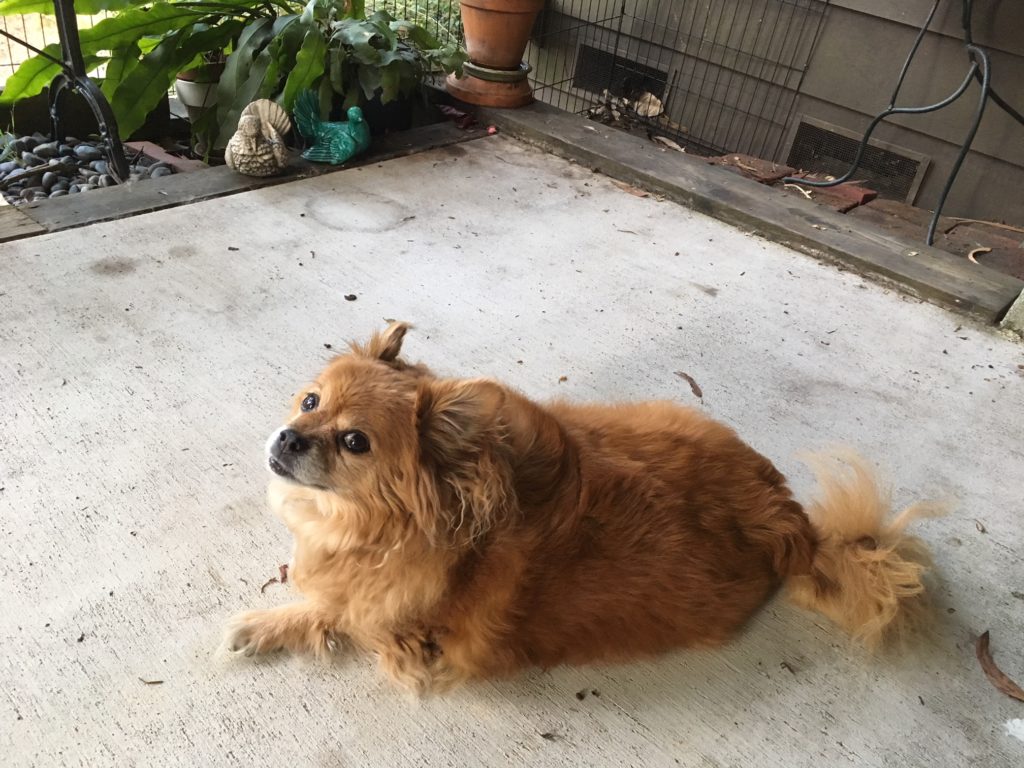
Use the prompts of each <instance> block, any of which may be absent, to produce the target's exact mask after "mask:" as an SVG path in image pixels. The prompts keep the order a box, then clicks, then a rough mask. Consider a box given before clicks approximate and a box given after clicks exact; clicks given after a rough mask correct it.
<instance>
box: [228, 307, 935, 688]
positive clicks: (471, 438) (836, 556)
mask: <svg viewBox="0 0 1024 768" xmlns="http://www.w3.org/2000/svg"><path fill="white" fill-rule="evenodd" d="M408 327H409V326H407V325H405V324H403V323H394V324H392V325H391V326H390V327H389V328H388V329H387V330H386V331H385V332H384V333H382V334H376V335H374V337H373V338H372V339H371V341H370V342H369V343H368V344H366V345H365V346H361V345H355V344H353V345H352V350H351V353H350V354H347V355H342V356H340V357H337V358H335V359H334V360H333V361H332V362H331V363H330V364H329V365H328V366H327V368H326V370H324V371H323V373H321V375H320V376H319V378H318V379H317V380H316V381H315V382H314V383H313V384H311V385H310V386H309V387H308V388H306V389H305V390H303V391H302V393H301V394H300V395H299V396H298V397H297V398H296V402H295V407H294V411H293V414H292V417H291V419H290V420H289V422H288V424H287V426H285V427H283V428H282V429H280V430H278V431H277V432H275V433H274V435H272V436H271V438H270V441H269V443H268V446H267V449H268V454H269V458H268V461H269V465H270V468H271V469H272V470H273V471H274V472H275V473H276V475H278V477H276V478H275V479H274V481H273V482H272V484H271V487H270V500H271V505H272V506H273V508H274V510H275V511H276V513H277V514H278V515H279V516H280V517H281V518H282V519H283V520H284V522H285V523H286V524H287V526H288V527H289V528H290V529H291V531H292V533H293V534H294V537H295V552H294V561H293V564H292V568H291V571H290V575H291V578H292V580H293V582H294V583H295V586H296V588H297V589H298V590H299V591H300V592H302V593H303V594H304V595H305V597H306V599H305V600H302V601H300V602H297V603H292V604H291V605H285V606H282V607H280V608H273V609H270V610H260V611H251V612H249V613H245V614H242V615H240V616H238V617H237V618H236V619H235V620H234V621H233V622H232V623H231V624H230V625H229V627H228V630H227V637H226V642H227V645H228V647H229V648H230V649H231V650H232V651H235V652H238V653H244V654H246V655H251V654H253V653H266V652H268V651H274V650H278V649H287V650H290V651H314V652H317V653H326V652H328V651H330V650H333V648H334V647H335V642H336V641H337V640H338V639H339V638H341V637H348V638H350V639H351V640H352V641H354V642H355V643H356V644H357V645H358V646H361V647H363V648H366V649H369V650H372V651H375V652H376V653H377V654H378V655H379V656H380V659H381V662H382V665H383V667H384V669H385V671H386V672H387V673H388V675H390V677H391V678H392V679H393V680H394V681H396V682H397V683H400V684H402V685H405V686H408V687H410V688H412V689H414V690H417V691H425V690H428V689H435V690H436V689H439V688H444V687H447V686H450V685H452V684H453V683H458V682H461V681H463V680H467V679H470V678H481V677H491V676H504V675H509V674H512V673H514V672H516V671H517V670H520V669H523V668H524V667H528V666H532V665H538V666H542V667H551V666H554V665H558V664H582V663H588V662H600V661H622V660H627V659H631V658H636V657H639V656H644V655H649V654H656V653H661V652H664V651H668V650H670V649H673V648H678V647H684V646H709V645H715V644H719V643H722V642H724V641H726V640H727V639H729V638H730V637H731V636H732V635H733V634H735V633H736V631H737V630H739V629H740V628H741V627H742V626H743V624H744V623H745V622H746V621H747V619H749V618H750V616H751V615H752V614H753V613H754V612H755V611H756V610H757V609H758V608H759V607H760V606H761V605H762V604H763V603H764V602H765V600H766V599H767V598H768V597H769V596H770V595H771V594H772V593H773V592H774V591H775V590H776V589H777V588H778V587H779V586H780V584H785V585H786V586H787V587H788V589H789V592H790V594H791V596H792V597H793V598H794V599H795V601H796V602H797V603H798V604H800V605H802V606H805V607H807V608H810V609H813V610H817V611H820V612H822V613H824V614H825V615H826V616H828V617H829V618H830V619H832V620H833V621H835V622H836V623H837V624H839V625H840V626H841V627H843V628H844V629H846V630H847V631H849V632H850V633H851V634H853V635H854V636H855V637H857V638H859V639H861V640H863V641H864V642H865V643H866V644H868V645H876V644H878V643H879V642H881V641H883V640H885V639H887V638H888V637H890V636H892V635H894V634H898V633H900V631H901V630H902V629H904V628H905V627H906V626H907V624H908V622H909V620H910V619H912V618H913V617H914V615H915V614H916V613H919V610H918V609H919V608H920V605H921V602H922V601H921V598H922V597H923V586H922V582H921V577H922V573H923V571H924V569H925V565H924V564H925V563H926V562H927V556H926V552H925V551H924V548H923V547H922V546H921V545H920V544H919V543H918V542H916V541H915V540H913V539H910V538H906V537H904V536H903V535H902V531H903V528H904V526H905V525H906V523H907V522H909V521H910V520H911V519H912V518H913V517H915V516H918V515H920V514H924V513H927V512H930V511H932V510H931V508H930V507H927V506H925V505H917V506H915V507H913V508H911V509H909V510H907V511H906V512H904V513H903V514H901V515H900V516H899V517H897V518H896V520H895V521H893V522H892V523H888V524H887V523H885V522H884V520H885V517H886V515H887V514H888V509H887V504H886V503H885V502H884V501H883V499H882V498H881V497H880V495H879V492H878V490H877V489H876V486H875V484H874V482H873V480H872V477H871V475H870V473H869V472H868V471H867V470H866V469H865V467H864V465H863V464H862V463H860V462H858V461H856V460H854V461H853V463H852V469H853V472H852V475H850V474H838V475H837V474H836V473H835V470H833V473H832V474H831V475H830V474H828V473H827V472H825V473H821V479H822V481H823V484H824V488H823V496H822V499H821V500H820V501H818V502H817V503H815V504H813V505H811V506H810V507H809V509H808V510H807V512H806V513H805V511H804V509H803V508H802V507H801V506H800V504H799V503H797V502H796V501H795V500H794V499H793V498H792V495H791V493H790V491H789V488H788V487H787V486H786V481H785V479H784V478H783V476H782V475H781V474H780V473H779V472H778V470H776V469H775V467H773V466H772V464H771V462H769V461H768V460H767V459H765V458H764V457H763V456H761V455H759V454H758V453H756V452H755V451H754V450H753V449H751V448H750V447H748V446H747V445H746V444H744V443H743V442H742V441H741V440H740V439H739V438H738V437H737V436H736V434H735V433H734V432H732V430H730V429H728V428H727V427H725V426H723V425H721V424H718V423H716V422H714V421H712V420H711V419H709V418H707V417H706V416H704V415H703V414H701V413H699V412H697V411H695V410H691V409H688V408H682V407H679V406H677V405H674V404H671V403H641V404H632V405H610V406H609V405H570V404H567V403H553V404H550V405H544V406H542V405H538V404H537V403H534V402H532V401H530V400H528V399H527V398H526V397H524V396H522V395H520V394H519V393H517V392H515V391H513V390H511V389H509V388H508V387H505V386H502V385H501V384H499V383H496V382H493V381H488V380H481V379H474V380H453V379H441V378H437V377H435V376H434V375H433V374H432V373H431V372H430V371H429V370H428V369H427V368H425V367H423V366H421V365H410V364H409V363H407V362H405V361H404V360H402V358H401V357H399V352H400V349H401V345H402V339H403V337H404V336H405V333H406V331H407V330H408Z"/></svg>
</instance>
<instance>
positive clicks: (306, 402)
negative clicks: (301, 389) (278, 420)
mask: <svg viewBox="0 0 1024 768" xmlns="http://www.w3.org/2000/svg"><path fill="white" fill-rule="evenodd" d="M318 405H320V395H315V394H313V393H312V392H310V393H309V394H308V395H306V396H305V397H304V398H302V405H300V406H299V407H300V408H302V410H303V411H312V410H313V409H314V408H316V407H317V406H318Z"/></svg>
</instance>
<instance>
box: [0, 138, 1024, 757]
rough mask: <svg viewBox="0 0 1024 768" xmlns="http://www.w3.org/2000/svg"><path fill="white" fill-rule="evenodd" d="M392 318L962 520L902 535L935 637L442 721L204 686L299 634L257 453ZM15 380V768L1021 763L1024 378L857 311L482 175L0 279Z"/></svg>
mask: <svg viewBox="0 0 1024 768" xmlns="http://www.w3.org/2000/svg"><path fill="white" fill-rule="evenodd" d="M346 294H356V295H357V297H358V298H357V300H356V301H345V300H344V298H343V296H344V295H346ZM384 318H401V319H406V320H410V321H412V322H414V323H416V324H417V329H416V330H415V331H414V332H413V333H412V334H411V335H410V337H409V339H408V340H407V344H406V350H407V353H408V354H409V355H410V356H411V357H415V358H420V359H423V360H425V361H426V362H428V363H430V364H431V365H433V366H434V367H436V368H437V369H439V370H440V371H442V372H445V373H450V374H453V375H466V376H477V375H487V376H495V377H500V378H502V379H504V380H506V381H508V382H510V383H511V384H513V385H516V386H518V387H520V388H521V389H523V390H525V391H526V392H527V393H529V394H531V395H533V396H536V397H538V398H544V397H553V396H566V397H573V398H581V399H597V398H600V399H620V398H621V399H626V398H628V399H639V398H662V397H667V398H674V399H678V400H680V401H683V402H688V403H696V404H698V405H701V406H702V407H703V408H705V409H706V410H707V411H709V412H710V413H712V414H713V415H715V416H716V417H718V418H720V419H722V420H724V421H726V422H728V423H730V424H732V425H734V426H735V427H736V428H737V429H738V430H739V431H740V433H741V434H742V435H743V436H744V437H745V438H746V439H747V440H748V441H749V442H751V443H752V444H753V445H754V446H755V447H756V448H758V449H759V450H761V451H762V452H763V453H765V454H766V455H768V456H770V457H772V458H773V459H774V460H775V461H776V463H777V464H778V466H779V467H780V469H782V470H783V471H784V472H786V473H787V474H789V475H790V476H791V478H792V480H793V483H794V486H795V487H796V489H797V491H798V492H799V493H800V495H801V497H802V498H806V497H807V494H808V493H809V492H810V490H811V486H810V479H809V473H808V472H807V471H806V470H805V469H804V468H803V466H802V465H801V464H800V463H799V461H798V460H797V458H796V454H797V453H798V452H800V451H803V450H807V449H814V448H816V447H822V446H825V445H828V444H830V443H833V442H837V441H838V442H844V443H849V444H853V445H855V446H857V447H858V448H859V449H860V450H862V451H863V452H864V453H865V454H866V455H867V456H868V457H870V458H871V459H872V460H873V461H875V462H877V463H878V464H879V465H880V466H881V467H883V468H884V470H885V472H886V474H887V475H888V476H889V477H890V478H891V479H892V481H893V485H894V497H895V500H896V502H897V503H899V504H903V503H907V502H910V501H912V500H914V499H916V498H919V497H922V496H934V495H940V496H950V497H952V498H954V499H955V500H956V510H955V512H953V513H952V514H951V515H950V516H948V517H947V518H944V519H942V520H937V521H932V522H927V523H924V524H923V525H921V526H920V527H919V531H920V533H921V535H922V536H923V537H924V538H925V539H926V540H927V541H928V542H929V543H930V544H931V546H932V547H933V549H934V552H935V556H936V560H937V563H938V566H939V574H938V576H939V581H938V587H937V589H936V600H937V604H938V619H937V622H936V625H935V628H934V630H933V631H932V632H931V634H930V635H929V636H928V637H927V638H926V639H925V640H924V641H922V642H921V643H920V644H919V645H917V646H916V647H915V648H913V649H911V650H910V651H908V652H907V653H905V654H903V655H896V656H893V657H886V658H882V659H874V660H873V659H870V658H868V657H866V656H864V655H862V654H861V653H859V652H856V651H851V650H850V649H848V648H847V647H846V646H845V644H844V640H843V638H842V636H841V635H840V634H839V633H838V632H837V631H836V630H834V629H833V628H832V627H830V626H828V625H827V624H826V623H825V622H824V620H819V619H818V618H817V617H814V616H809V615H806V614H804V613H801V612H800V611H798V610H796V609H794V608H791V607H789V606H788V605H786V604H785V603H784V602H783V601H781V600H777V601H775V602H773V603H771V604H770V605H768V606H767V607H766V608H765V610H764V611H763V612H762V613H761V614H760V615H759V616H758V617H757V618H756V619H755V620H754V621H753V622H752V624H751V626H750V627H749V630H748V631H747V632H746V633H745V634H744V635H743V636H742V637H740V638H739V639H738V640H737V641H736V642H735V643H734V644H732V645H731V646H729V647H728V648H725V649H722V650H719V651H701V652H683V653H679V654H675V655H672V656H670V657H667V658H663V659H657V660H652V661H645V662H640V663H636V664H629V665H622V666H615V667H608V668H592V669H557V670H553V671H550V672H540V671H538V672H534V673H531V674H528V675H526V676H524V677H523V678H522V679H519V680H516V681H511V682H503V683H500V684H479V685H474V686H470V687H468V688H466V689H464V690H461V691H458V692H456V693H454V694H452V695H450V696H447V697H445V698H437V699H429V700H425V701H412V700H410V699H409V698H407V697H406V696H405V695H403V694H400V693H395V692H393V691H392V690H390V689H388V688H387V687H386V686H385V685H384V684H383V682H382V680H381V678H380V677H379V676H378V675H377V673H376V671H375V669H374V667H373V663H372V661H371V660H370V659H367V658H363V657H354V656H350V655H342V656H340V657H339V658H338V659H337V661H336V662H334V663H331V664H323V663H317V662H314V661H310V660H306V659H296V658H288V657H274V658H269V659H266V660H261V661H257V662H254V663H253V662H248V661H247V662H241V663H236V662H224V661H222V660H218V659H217V658H215V657H214V655H213V651H214V649H215V648H216V646H217V643H218V640H219V635H220V628H221V624H222V622H223V621H224V620H225V619H226V618H227V617H228V616H229V615H231V614H232V613H234V612H236V611H238V610H241V609H246V608H251V607H260V606H270V605H274V604H278V603H281V602H284V601H286V600H288V599H290V598H291V597H292V595H291V594H290V587H289V586H281V585H276V584H275V585H271V586H269V587H268V588H267V589H266V592H265V593H264V594H261V593H260V585H261V584H263V583H264V582H265V581H266V580H267V579H269V578H270V577H271V576H274V575H276V573H277V564H278V563H280V562H285V561H286V560H287V559H288V557H289V549H290V542H289V539H288V536H287V534H286V532H285V530H284V528H283V526H282V525H281V524H279V523H278V522H277V521H276V520H275V519H273V518H272V517H271V516H270V515H269V514H268V512H267V510H266V507H265V504H264V500H263V486H264V482H265V470H264V468H263V464H262V446H263V441H264V439H265V437H266V435H267V434H268V433H269V432H270V430H271V429H272V428H273V427H274V426H276V425H277V424H278V422H279V419H280V418H281V416H282V415H283V413H284V412H285V410H286V408H287V404H288V401H289V398H290V396H291V395H292V393H293V392H295V391H296V390H297V389H298V388H299V387H300V386H301V385H302V383H303V381H304V380H305V379H307V378H308V377H310V376H311V375H312V374H313V373H315V372H316V370H317V369H318V367H319V366H320V365H321V364H322V362H323V361H324V360H325V359H326V358H327V357H328V356H329V355H330V354H331V352H330V351H329V350H328V349H326V348H325V346H326V345H328V344H330V345H332V347H334V348H338V347H340V346H341V345H342V344H343V343H344V341H345V340H347V339H349V338H361V337H363V336H365V335H366V334H367V333H368V332H369V331H371V330H372V329H374V328H377V327H380V326H382V325H383V322H384ZM0 359H2V366H0V393H2V398H0V413H2V422H0V423H2V424H3V426H4V435H3V440H2V441H0V488H2V490H0V525H2V538H0V569H2V595H3V597H2V607H3V610H2V614H0V643H2V646H3V649H4V651H3V653H2V654H0V748H2V752H3V754H4V755H5V756H6V758H5V763H6V764H9V765H18V766H21V765H39V766H57V765H88V766H102V765H118V766H120V765H146V766H148V765H161V766H164V765H167V766H173V765H189V766H190V765H196V764H199V765H211V766H213V765H225V766H226V765H282V764H287V765H324V766H335V765H356V766H407V765H408V766H412V765H453V766H469V765H505V764H530V765H609V766H612V765H614V766H619V765H653V766H662V765H683V766H748V765H760V766H780V767H781V766H785V767H786V768H795V767H797V766H822V765H829V766H840V765H857V766H900V767H903V766H926V765H927V766H932V765H942V766H948V767H949V768H953V767H954V766H968V765H970V766H989V767H992V768H999V767H1000V766H1011V765H1020V764H1021V762H1022V761H1024V742H1021V741H1020V740H1019V739H1017V738H1015V737H1014V736H1013V729H1012V728H1010V727H1009V726H1008V725H1007V723H1008V722H1010V721H1011V720H1012V719H1013V718H1015V717H1019V716H1020V709H1019V707H1020V704H1019V703H1018V702H1014V701H1012V700H1010V699H1008V698H1006V697H1004V696H1003V695H1002V694H1000V693H999V692H997V691H996V690H995V689H994V688H993V687H992V686H991V685H990V684H989V683H988V681H987V680H986V679H985V677H984V675H983V674H982V672H981V670H980V669H979V667H978V664H977V661H976V659H975V657H974V650H973V641H974V638H975V636H976V635H977V633H979V632H981V631H983V630H985V629H989V630H991V632H992V646H993V650H994V652H995V654H996V660H997V661H998V662H1000V663H1001V664H1002V666H1003V668H1004V670H1005V671H1006V672H1007V673H1009V674H1011V676H1014V677H1016V678H1017V679H1018V680H1022V679H1024V664H1022V662H1021V650H1022V646H1021V637H1024V598H1022V593H1024V563H1022V556H1021V542H1022V541H1024V535H1022V534H1024V523H1022V522H1021V520H1022V518H1021V514H1020V513H1021V508H1020V506H1021V498H1022V488H1024V472H1022V458H1024V448H1022V443H1021V435H1022V434H1024V409H1022V408H1021V403H1022V390H1024V369H1022V368H1021V366H1022V365H1024V354H1022V347H1021V346H1020V345H1019V344H1014V343H1013V342H1010V341H1008V340H1005V339H1003V338H1001V337H999V336H998V335H996V334H995V333H993V332H991V331H989V330H986V329H982V328H980V327H975V326H972V325H970V324H968V323H967V321H964V320H962V319H960V318H958V317H956V316H954V315H951V314H949V313H947V312H945V311H943V310H941V309H938V308H936V307H933V306H929V305H925V304H921V303H919V302H917V301H915V300H913V299H908V298H905V297H903V296H901V295H899V294H897V293H894V292H892V291H889V290H886V289H884V288H881V287H878V286H876V285H874V284H871V283H869V282H866V281H865V280H863V279H861V278H859V277H858V276H856V275H853V274H849V273H843V272H839V271H837V270H836V269H835V268H832V267H829V266H825V265H822V264H820V263H817V262H815V261H813V260H811V259H809V258H806V257H804V256H801V255H799V254H796V253H795V252H792V251H789V250H787V249H786V248H784V247H782V246H777V245H774V244H771V243H768V242H765V241H762V240H759V239H757V238H755V237H751V236H749V235H747V234H744V233H742V232H739V231H737V230H735V229H732V228H730V227H729V226H727V225H724V224H722V223H720V222H716V221H713V220H711V219H708V218H706V217H704V216H701V215H699V214H696V213H694V212H691V211H688V210H686V209H684V208H681V207H679V206H677V205H674V204H672V203H668V202H659V201H657V200H656V199H654V198H651V197H646V198H641V197H637V196H634V195H632V194H629V193H628V192H626V191H623V190H622V189H620V188H618V187H616V186H615V185H613V184H612V183H611V182H610V181H609V180H607V179H605V178H604V177H601V176H597V175H594V174H592V173H590V172H589V171H587V170H584V169H582V168H580V167H577V166H573V165H570V164H568V163H566V162H564V161H561V160H558V159H555V158H553V157H551V156H548V155H545V154H543V153H542V152H539V151H537V150H533V149H529V148H526V147H524V146H521V145H518V144H516V143H515V142H513V141H510V140H508V139H504V138H501V137H495V138H491V139H486V140H479V141H475V142H470V143H468V144H465V145H460V146H453V147H449V148H446V149H440V150H434V151H430V152H426V153H423V154H420V155H415V156H412V157H407V158H403V159H399V160H393V161H389V162H386V163H383V164H381V165H377V166H372V167H366V168H363V169H358V170H352V171H345V172H341V173H337V174H332V175H328V176H324V177H321V178H318V179H312V180H307V181H302V182H296V183H291V184H286V185H282V186H277V187H272V188H268V189H264V190H258V191H253V192H249V193H245V194H240V195H237V196H233V197H229V198H223V199H219V200H213V201H209V202H204V203H199V204H196V205H191V206H186V207H182V208H175V209H170V210H165V211H160V212H157V213H153V214H149V215H145V216H138V217H135V218H131V219H124V220H121V221H116V222H111V223H107V224H101V225H95V226H91V227H88V228H85V229H78V230H72V231H67V232H63V233H59V234H55V235H47V236H41V237H37V238H33V239H30V240H25V241H22V242H18V243H13V244H10V245H6V246H4V247H3V249H2V250H0ZM677 371H681V372H684V373H686V374H688V375H689V376H691V377H692V378H693V379H694V381H696V382H697V383H698V385H699V387H700V388H701V390H702V392H703V399H702V401H697V400H696V398H695V396H694V393H693V392H692V391H691V388H690V386H689V384H688V383H687V382H686V381H685V380H684V379H683V378H681V377H680V376H677V375H676V372H677ZM562 377H565V379H564V380H562ZM146 681H148V682H150V683H154V684H147V682H146ZM157 681H160V682H159V683H158V684H157ZM577 693H582V694H584V695H583V698H580V697H579V696H577Z"/></svg>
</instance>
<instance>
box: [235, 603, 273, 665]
mask: <svg viewBox="0 0 1024 768" xmlns="http://www.w3.org/2000/svg"><path fill="white" fill-rule="evenodd" d="M269 614H271V611H246V612H245V613H240V614H238V615H236V616H233V617H232V618H231V619H230V620H229V621H228V623H227V624H226V625H225V627H224V639H223V642H222V643H221V647H222V648H223V649H224V650H225V651H226V652H228V653H231V654H234V655H237V656H255V655H256V654H258V653H269V652H270V651H275V650H277V647H275V645H274V643H273V634H274V633H273V632H272V631H271V629H270V626H269V622H270V615H269Z"/></svg>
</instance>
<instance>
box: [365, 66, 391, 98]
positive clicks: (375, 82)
mask: <svg viewBox="0 0 1024 768" xmlns="http://www.w3.org/2000/svg"><path fill="white" fill-rule="evenodd" d="M384 71H385V70H382V69H381V68H380V67H360V68H359V85H360V87H362V89H363V95H364V96H365V97H366V100H367V101H369V100H370V99H372V98H373V97H374V95H375V94H376V93H377V89H378V88H380V87H381V84H382V80H383V77H382V75H383V73H384Z"/></svg>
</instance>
